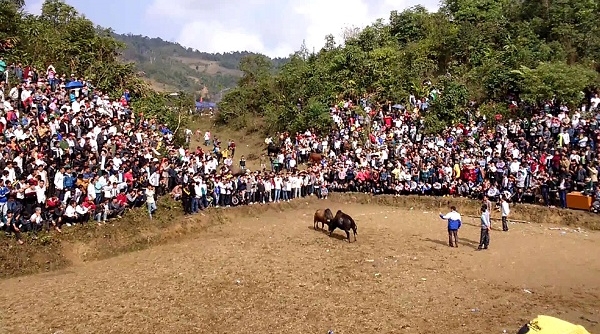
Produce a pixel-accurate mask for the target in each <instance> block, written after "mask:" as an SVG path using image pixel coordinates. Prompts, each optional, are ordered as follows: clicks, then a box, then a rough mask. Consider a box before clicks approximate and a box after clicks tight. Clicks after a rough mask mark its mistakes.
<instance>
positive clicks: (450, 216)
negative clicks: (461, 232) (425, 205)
mask: <svg viewBox="0 0 600 334" xmlns="http://www.w3.org/2000/svg"><path fill="white" fill-rule="evenodd" d="M450 210H451V211H450V212H448V213H447V214H446V215H443V214H442V213H441V212H440V218H442V219H446V220H448V244H449V246H450V247H458V229H460V227H461V225H462V219H461V217H460V213H458V212H457V211H456V207H455V206H451V207H450Z"/></svg>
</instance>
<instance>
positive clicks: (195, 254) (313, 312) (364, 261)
mask: <svg viewBox="0 0 600 334" xmlns="http://www.w3.org/2000/svg"><path fill="white" fill-rule="evenodd" d="M323 203H325V202H323ZM330 204H331V203H330ZM340 208H342V209H343V210H345V211H347V212H348V213H350V214H352V215H354V217H355V218H356V220H357V223H358V226H359V228H358V241H357V242H356V243H352V244H348V243H345V242H343V241H341V240H340V238H329V237H328V236H327V235H325V234H323V233H322V232H319V231H314V230H313V229H312V225H313V224H312V214H313V213H314V210H315V209H316V206H315V205H314V204H310V205H309V204H307V205H306V208H304V209H297V210H293V211H287V212H283V213H279V212H274V211H267V212H265V213H264V214H263V215H261V216H254V215H248V214H246V215H244V216H235V214H236V213H235V212H234V211H232V213H231V215H232V216H230V221H229V222H228V223H226V224H222V225H215V226H213V227H210V228H209V229H208V230H207V231H205V233H203V234H201V235H199V236H198V238H196V239H194V240H188V241H185V242H182V243H179V244H174V245H165V246H160V247H156V248H153V249H150V250H145V251H141V252H137V253H131V254H126V255H123V256H119V257H116V258H112V259H109V260H105V261H98V262H93V263H87V264H83V265H80V266H76V267H72V268H70V269H69V270H66V271H59V272H54V273H50V274H43V275H36V276H29V277H22V278H16V279H10V280H4V281H2V288H3V293H2V294H0V305H3V310H4V311H3V312H1V313H0V324H1V325H0V332H2V330H3V329H4V331H5V332H7V333H54V332H56V331H58V330H62V331H64V332H63V333H65V334H68V333H326V332H327V330H329V329H332V330H334V331H335V333H336V334H347V333H360V334H371V333H459V332H460V333H502V331H503V330H507V332H508V333H515V332H516V330H517V329H518V327H520V325H522V324H523V323H524V322H526V321H528V320H530V319H532V318H534V317H535V316H536V315H538V314H547V315H553V316H557V317H560V318H564V319H566V320H569V321H572V322H576V323H580V324H582V325H583V326H585V327H586V328H587V329H588V330H589V331H590V332H592V333H594V332H599V331H600V326H599V325H598V321H600V292H599V291H600V260H598V258H597V254H600V242H599V241H600V233H593V232H572V231H571V230H569V231H560V230H550V229H549V227H554V226H545V225H533V224H531V225H527V224H512V225H511V226H510V227H511V230H510V232H508V233H503V232H499V231H494V232H493V233H492V236H491V249H490V250H488V251H484V252H477V251H475V250H474V249H475V248H476V246H477V241H478V237H479V229H478V227H477V221H476V219H471V218H469V219H466V220H465V226H464V227H463V229H461V231H460V238H461V247H459V248H458V249H451V248H449V247H447V246H446V232H445V222H444V221H442V220H440V219H439V218H438V217H437V212H435V213H434V212H424V211H420V210H401V209H398V208H393V207H385V206H376V205H358V204H356V205H341V207H340ZM334 209H338V208H337V207H336V208H334ZM563 232H564V233H563ZM336 235H338V236H341V234H340V233H339V231H338V232H337V233H336Z"/></svg>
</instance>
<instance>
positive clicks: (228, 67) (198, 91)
mask: <svg viewBox="0 0 600 334" xmlns="http://www.w3.org/2000/svg"><path fill="white" fill-rule="evenodd" d="M114 37H115V38H116V39H117V40H119V41H121V42H123V43H125V44H126V48H125V49H124V50H123V51H122V58H123V60H124V61H130V62H134V63H135V64H136V67H137V69H138V71H139V72H140V74H141V75H142V76H143V77H144V78H145V80H146V81H147V82H148V83H149V84H150V85H151V86H152V87H153V88H154V89H156V90H160V91H185V92H190V93H193V94H195V95H196V96H197V97H198V98H199V97H203V98H205V99H209V100H212V101H218V100H220V98H221V96H222V95H223V93H224V92H225V91H227V90H229V89H230V88H233V87H235V85H236V84H237V82H238V80H239V78H240V77H241V75H242V72H241V71H239V69H238V66H239V63H240V60H241V59H242V58H243V57H245V56H249V55H255V54H256V53H252V52H247V51H236V52H227V53H208V52H202V51H198V50H194V49H192V48H185V47H183V46H182V45H180V44H178V43H173V42H168V41H165V40H163V39H161V38H156V37H155V38H151V37H147V36H141V35H131V34H114ZM287 60H288V59H287V58H275V59H272V61H273V64H274V66H276V67H279V66H281V65H282V64H284V63H285V62H286V61H287Z"/></svg>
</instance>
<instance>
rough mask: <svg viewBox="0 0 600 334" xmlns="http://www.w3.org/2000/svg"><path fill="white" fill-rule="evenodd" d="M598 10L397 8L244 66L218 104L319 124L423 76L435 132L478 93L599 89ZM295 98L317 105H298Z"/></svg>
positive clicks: (473, 0)
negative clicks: (316, 45)
mask: <svg viewBox="0 0 600 334" xmlns="http://www.w3.org/2000/svg"><path fill="white" fill-rule="evenodd" d="M599 9H600V2H598V1H596V0H575V1H567V0H556V1H542V2H540V1H520V0H500V1H493V0H445V1H444V2H443V3H442V6H441V8H440V10H438V11H437V12H428V11H427V10H426V9H425V8H423V7H421V6H417V7H413V8H409V9H407V10H404V11H402V12H397V11H393V12H391V13H390V17H389V23H384V22H383V21H381V20H377V21H375V22H374V23H373V24H371V25H369V26H367V27H365V28H363V29H358V28H347V29H346V30H345V31H344V34H343V41H344V43H343V45H336V44H335V41H334V38H333V36H331V35H328V36H327V37H326V39H325V47H323V48H322V49H321V50H320V51H319V52H318V53H316V54H310V55H307V54H306V52H303V51H302V50H301V52H299V53H296V55H295V56H293V57H292V58H291V60H290V61H289V63H287V64H285V65H284V66H282V67H281V68H279V69H277V70H275V71H267V70H263V71H261V72H260V73H262V74H265V75H260V76H258V75H256V74H252V75H247V76H246V75H245V78H246V79H244V80H242V81H240V84H239V85H238V87H237V89H235V90H232V91H230V93H229V94H228V96H226V97H225V101H226V103H223V104H222V105H220V107H221V111H222V112H223V111H224V112H225V113H226V114H227V115H228V117H229V118H228V120H229V122H233V121H234V120H235V118H236V117H244V116H242V115H247V114H251V115H253V117H265V118H266V121H267V122H266V123H267V126H266V127H265V129H269V130H288V129H290V128H294V129H295V128H298V127H300V126H308V125H310V124H312V125H313V126H314V124H316V123H319V122H320V121H314V122H313V121H310V120H309V118H314V119H320V118H321V117H323V116H322V115H325V114H324V113H320V112H317V111H316V110H324V109H325V110H326V108H325V107H326V106H331V105H333V104H338V103H339V102H340V100H343V99H353V100H359V99H367V100H368V101H369V103H372V104H375V105H377V104H387V103H388V102H389V101H394V102H398V103H403V102H406V101H405V100H406V98H407V97H408V96H409V94H411V93H412V94H415V95H417V96H419V97H427V96H428V95H429V94H428V91H429V89H430V87H429V86H423V85H421V82H423V80H425V79H429V80H431V81H432V84H433V87H435V88H436V89H437V90H438V91H439V92H440V95H439V98H438V99H437V100H435V101H432V102H431V103H430V110H429V112H428V113H427V115H426V119H425V121H426V126H427V129H428V131H438V130H439V129H441V128H443V127H445V126H448V125H451V124H453V123H456V122H462V121H464V120H465V111H466V108H467V102H468V101H472V100H474V101H476V102H478V103H479V105H482V106H485V108H486V112H502V111H503V110H506V109H507V107H508V102H509V101H511V100H519V101H520V102H525V103H526V104H529V105H530V106H531V107H532V108H536V107H538V103H540V102H543V101H544V100H548V99H557V100H559V101H563V102H565V103H569V104H571V105H572V106H575V105H576V104H577V103H579V102H580V99H581V91H586V92H591V91H595V90H596V89H597V88H598V70H599V69H600V66H599V65H598V63H597V59H599V58H600V34H599V32H600V31H598V30H599V29H600V27H599V26H598V25H597V23H596V19H595V17H596V16H597V15H596V14H597V13H598V10H599ZM267 72H268V74H267ZM249 73H257V72H256V71H254V70H253V71H250V72H249ZM249 78H252V80H249ZM256 78H260V79H256ZM298 99H302V100H303V101H307V102H306V103H309V104H310V105H311V109H310V110H311V112H307V111H306V107H305V108H304V109H303V110H301V111H298V110H297V109H296V108H295V105H296V102H297V100H298ZM521 100H522V101H521ZM523 104H524V103H520V105H523ZM315 122H316V123H315Z"/></svg>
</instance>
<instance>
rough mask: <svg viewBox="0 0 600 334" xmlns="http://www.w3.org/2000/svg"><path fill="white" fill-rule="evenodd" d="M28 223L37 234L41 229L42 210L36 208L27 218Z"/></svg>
mask: <svg viewBox="0 0 600 334" xmlns="http://www.w3.org/2000/svg"><path fill="white" fill-rule="evenodd" d="M29 222H31V227H32V228H33V231H34V232H37V231H39V230H41V229H42V224H43V219H42V209H41V208H40V207H36V208H35V211H34V212H33V214H31V217H29Z"/></svg>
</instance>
